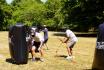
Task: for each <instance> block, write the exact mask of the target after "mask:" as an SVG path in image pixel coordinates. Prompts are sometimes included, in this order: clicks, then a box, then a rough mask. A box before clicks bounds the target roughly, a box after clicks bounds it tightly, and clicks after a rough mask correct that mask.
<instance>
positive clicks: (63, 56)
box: [56, 55, 67, 58]
mask: <svg viewBox="0 0 104 70" xmlns="http://www.w3.org/2000/svg"><path fill="white" fill-rule="evenodd" d="M56 57H62V58H66V57H67V56H66V55H56Z"/></svg>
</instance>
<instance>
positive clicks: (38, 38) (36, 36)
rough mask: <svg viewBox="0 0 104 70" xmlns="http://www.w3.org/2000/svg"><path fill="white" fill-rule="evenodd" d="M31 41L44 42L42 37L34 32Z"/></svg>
mask: <svg viewBox="0 0 104 70" xmlns="http://www.w3.org/2000/svg"><path fill="white" fill-rule="evenodd" d="M33 39H34V41H36V42H44V38H43V36H42V35H41V34H40V33H38V32H35V37H33Z"/></svg>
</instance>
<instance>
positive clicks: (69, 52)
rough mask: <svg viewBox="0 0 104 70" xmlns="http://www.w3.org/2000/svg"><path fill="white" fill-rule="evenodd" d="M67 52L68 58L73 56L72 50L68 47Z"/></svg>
mask: <svg viewBox="0 0 104 70" xmlns="http://www.w3.org/2000/svg"><path fill="white" fill-rule="evenodd" d="M67 52H68V56H71V55H72V53H71V52H72V51H71V48H69V47H67Z"/></svg>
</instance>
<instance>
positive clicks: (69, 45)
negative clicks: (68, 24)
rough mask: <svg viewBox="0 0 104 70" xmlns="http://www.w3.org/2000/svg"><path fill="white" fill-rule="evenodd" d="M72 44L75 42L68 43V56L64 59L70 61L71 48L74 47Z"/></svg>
mask: <svg viewBox="0 0 104 70" xmlns="http://www.w3.org/2000/svg"><path fill="white" fill-rule="evenodd" d="M74 44H75V42H73V41H71V42H69V43H68V47H67V52H68V56H67V58H66V59H72V55H73V52H72V48H73V47H74Z"/></svg>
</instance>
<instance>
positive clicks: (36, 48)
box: [31, 28, 44, 61]
mask: <svg viewBox="0 0 104 70" xmlns="http://www.w3.org/2000/svg"><path fill="white" fill-rule="evenodd" d="M31 38H32V48H31V53H32V61H35V60H36V58H35V53H36V52H39V53H40V54H41V58H40V60H41V61H44V59H43V49H42V45H43V42H44V38H43V37H42V35H41V34H40V33H39V29H38V28H36V29H35V31H34V33H32V35H31Z"/></svg>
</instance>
